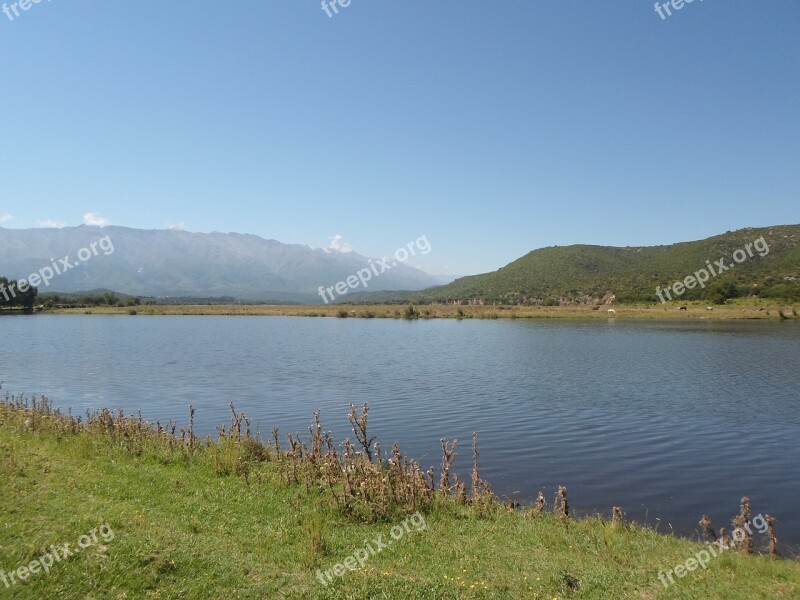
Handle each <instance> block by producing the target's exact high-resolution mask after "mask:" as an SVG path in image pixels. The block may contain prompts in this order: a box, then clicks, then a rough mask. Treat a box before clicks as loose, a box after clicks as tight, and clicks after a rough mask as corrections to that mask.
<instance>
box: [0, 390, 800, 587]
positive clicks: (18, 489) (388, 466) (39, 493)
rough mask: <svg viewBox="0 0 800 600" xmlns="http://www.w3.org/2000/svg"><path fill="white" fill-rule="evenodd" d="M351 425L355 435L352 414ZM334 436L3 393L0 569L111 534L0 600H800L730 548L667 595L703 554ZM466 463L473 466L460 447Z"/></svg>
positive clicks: (785, 568) (767, 566)
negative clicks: (165, 425)
mask: <svg viewBox="0 0 800 600" xmlns="http://www.w3.org/2000/svg"><path fill="white" fill-rule="evenodd" d="M354 417H355V418H356V423H357V427H358V423H362V421H361V419H362V418H363V417H364V415H363V414H362V413H354ZM237 420H238V421H237ZM364 425H365V428H366V423H364ZM170 429H171V428H170ZM329 441H330V440H328V439H327V438H326V436H325V434H323V433H321V428H317V427H316V426H314V427H312V429H311V435H310V436H309V439H308V440H307V441H300V440H296V439H292V440H290V445H289V446H288V447H286V444H285V443H284V444H283V446H284V447H280V448H279V449H276V448H275V446H274V444H275V441H274V440H273V441H271V442H269V443H264V444H262V443H261V442H260V441H259V440H257V439H255V438H254V436H252V435H248V433H247V421H246V417H244V416H242V415H236V416H235V417H234V422H233V423H232V424H231V425H229V426H228V427H227V428H226V429H225V431H224V436H223V437H221V438H219V439H218V440H215V441H213V442H212V441H210V440H199V439H197V438H196V437H195V436H194V435H193V432H192V430H191V426H187V427H186V428H183V429H182V430H179V431H176V432H175V435H171V433H170V431H157V430H155V429H154V428H153V427H148V426H147V424H145V423H142V422H141V421H140V420H138V419H135V418H134V419H129V418H125V417H121V416H120V415H114V414H111V413H109V412H107V411H105V412H102V413H98V414H97V415H95V416H94V417H93V418H92V419H91V420H89V421H85V422H84V423H80V424H79V423H77V422H76V420H74V419H68V418H65V417H62V416H60V415H59V414H57V413H54V412H52V411H51V410H50V409H49V408H48V407H47V405H46V404H44V405H42V404H41V403H40V404H39V405H38V408H37V409H36V410H33V409H32V407H28V406H26V405H25V403H24V402H23V401H22V400H21V399H19V398H17V399H13V398H8V397H7V398H6V401H5V402H4V403H0V478H1V479H0V481H2V486H0V506H1V507H2V508H0V510H2V511H3V519H2V521H0V569H1V570H3V571H5V572H6V573H9V572H13V571H15V570H16V569H17V568H18V567H20V566H22V565H26V564H29V563H30V562H31V561H34V560H36V559H37V558H38V557H40V556H41V555H42V554H43V553H45V552H48V551H49V550H48V549H49V548H50V546H51V545H56V546H59V545H60V544H63V543H64V542H70V543H72V548H73V549H74V548H75V541H76V540H78V539H79V538H80V536H81V535H84V534H89V533H90V532H91V531H92V530H97V529H98V528H99V527H100V526H101V525H104V524H107V525H108V528H107V530H110V531H112V532H113V539H111V540H107V539H105V538H103V539H100V540H98V541H97V542H96V543H92V544H90V545H88V547H87V548H85V549H83V550H81V551H80V552H78V553H76V555H75V556H71V557H68V558H65V559H64V560H63V561H61V562H56V564H55V565H54V566H53V567H52V569H51V570H50V572H49V574H44V573H42V572H39V573H38V574H31V575H30V576H29V577H28V578H27V580H26V581H24V582H19V583H17V584H16V585H13V586H12V587H10V588H6V587H5V586H4V585H3V584H2V582H0V598H2V597H13V598H36V599H39V598H321V599H324V598H352V599H359V600H363V599H365V598H431V599H433V598H541V599H545V598H546V599H548V600H552V599H554V598H557V599H566V598H576V599H579V598H604V599H615V598H685V599H689V598H725V599H742V600H744V599H748V600H749V599H751V598H797V597H798V595H800V563H798V562H797V561H789V560H772V559H770V558H769V557H766V556H745V555H744V554H742V553H741V551H740V550H729V551H728V552H726V553H724V554H722V555H721V556H719V557H716V558H714V559H712V560H711V562H710V564H709V565H708V569H707V570H701V569H698V570H696V571H693V572H689V573H688V574H686V576H685V577H684V578H683V579H679V578H677V577H676V578H675V584H674V585H670V586H669V588H668V589H666V588H665V587H664V586H663V585H662V584H661V583H660V582H659V579H658V573H659V571H666V570H668V569H672V568H674V567H675V565H678V564H682V563H684V562H685V561H686V560H687V558H689V557H691V556H693V555H695V554H696V553H697V552H698V551H699V550H701V549H702V548H703V546H702V545H701V544H699V543H696V542H690V541H687V540H680V539H676V538H674V537H671V536H666V535H661V534H657V533H655V532H653V531H652V530H650V529H647V528H642V527H638V526H636V525H632V524H622V525H620V524H616V525H615V524H612V523H610V522H608V521H605V520H602V519H600V518H586V519H573V518H564V517H563V516H562V515H557V514H553V512H552V509H551V507H548V510H545V511H543V512H542V513H541V514H534V513H535V511H530V510H527V509H523V510H516V511H510V510H509V509H508V508H506V507H504V506H502V505H500V504H499V503H498V502H497V501H496V500H495V499H494V497H493V496H492V495H491V493H490V492H489V491H488V489H487V488H486V487H485V484H484V483H483V482H482V481H481V480H480V477H479V476H477V473H476V474H475V475H474V477H477V480H476V482H475V481H474V482H473V483H477V490H478V491H477V496H476V492H475V491H474V490H469V491H467V488H466V486H464V485H463V484H462V483H460V482H456V481H451V482H450V484H451V485H449V486H444V487H443V486H441V485H440V486H438V487H436V486H435V484H434V485H430V484H429V482H428V478H427V477H426V475H425V474H423V473H420V472H419V469H418V466H417V465H416V463H414V462H413V461H409V460H408V459H405V458H404V457H402V456H401V455H400V454H399V449H398V450H397V451H396V452H391V453H384V457H383V459H382V460H380V461H378V458H377V457H373V460H372V461H369V460H367V458H366V457H365V456H364V454H363V452H359V451H357V450H355V448H350V449H349V450H348V449H347V447H346V446H345V447H344V449H343V450H342V451H341V454H339V455H336V459H335V460H334V459H332V458H331V456H332V454H331V453H332V452H333V449H332V446H331V444H329ZM462 453H463V455H466V456H467V457H469V456H470V451H469V448H466V449H461V448H459V454H462ZM387 455H388V456H392V457H393V462H388V461H387V460H386V456H387ZM379 462H380V466H378V463H379ZM331 466H333V467H334V468H333V470H332V471H330V470H327V467H331ZM342 467H344V468H342ZM439 471H440V472H437V474H436V478H435V480H436V482H438V483H441V476H442V474H443V473H442V472H441V471H442V469H440V470H439ZM375 476H377V477H375ZM462 486H463V487H462ZM348 487H350V488H351V489H350V490H349V491H348V490H347V488H348ZM472 487H473V488H474V487H475V486H474V485H473V486H472ZM444 489H447V492H446V493H445V492H443V490H444ZM417 511H418V513H419V514H420V515H422V518H424V524H425V528H419V529H417V528H409V527H406V529H405V530H401V535H400V536H399V537H398V538H396V539H394V540H392V544H391V545H390V546H388V547H386V549H384V550H382V551H381V552H378V553H377V554H375V555H371V556H370V557H369V558H368V560H366V561H365V562H364V565H363V568H361V567H359V568H358V569H357V570H353V571H349V570H348V571H347V572H346V573H345V574H344V576H343V577H342V578H339V577H336V576H335V575H333V577H332V578H333V579H334V580H335V581H334V582H333V583H328V584H327V585H323V584H322V583H320V581H319V580H318V579H317V570H318V569H319V570H320V571H321V572H324V571H326V570H330V569H332V568H333V567H334V565H336V564H337V563H344V562H345V559H346V558H347V557H348V556H351V555H354V554H356V552H357V551H358V550H359V549H362V548H365V547H366V544H367V543H372V544H373V545H374V541H373V540H375V539H376V538H378V536H381V535H382V536H383V539H384V540H388V539H390V538H392V537H393V535H394V534H395V533H396V531H394V530H392V527H395V526H399V525H400V524H401V522H402V521H403V520H404V519H408V515H411V514H416V513H417ZM417 522H419V521H417ZM85 539H88V538H85ZM351 564H352V563H351ZM323 579H324V576H323Z"/></svg>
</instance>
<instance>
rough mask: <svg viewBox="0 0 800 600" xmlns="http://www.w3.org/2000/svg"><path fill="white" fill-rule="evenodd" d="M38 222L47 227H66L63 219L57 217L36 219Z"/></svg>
mask: <svg viewBox="0 0 800 600" xmlns="http://www.w3.org/2000/svg"><path fill="white" fill-rule="evenodd" d="M36 224H37V225H39V227H46V228H47V229H61V228H62V227H64V223H62V222H61V221H56V220H55V219H45V220H44V221H36Z"/></svg>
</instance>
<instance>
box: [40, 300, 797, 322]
mask: <svg viewBox="0 0 800 600" xmlns="http://www.w3.org/2000/svg"><path fill="white" fill-rule="evenodd" d="M681 307H686V308H685V310H682V309H681ZM612 311H613V312H612ZM37 312H38V313H40V314H92V315H129V316H134V315H142V316H291V317H328V318H361V319H372V318H375V319H406V320H415V319H586V320H598V319H605V320H608V319H621V320H680V321H692V320H694V321H698V320H704V321H709V320H713V321H730V320H757V321H783V320H786V321H793V322H797V311H796V309H795V308H794V307H793V306H792V305H791V304H780V303H771V302H765V301H763V300H756V301H753V300H748V301H742V302H738V303H733V304H726V305H716V306H712V307H709V306H708V305H706V304H704V303H700V302H693V303H691V302H689V303H680V304H679V303H666V304H664V305H653V304H650V305H645V304H638V305H634V304H628V305H626V304H614V305H602V306H517V305H451V304H447V305H442V304H435V305H391V304H378V305H363V304H335V305H278V304H264V305H261V304H218V305H215V304H208V305H206V304H204V305H196V304H188V305H141V306H93V307H81V308H52V309H47V308H45V309H42V310H37Z"/></svg>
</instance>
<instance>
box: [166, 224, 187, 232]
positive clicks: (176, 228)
mask: <svg viewBox="0 0 800 600" xmlns="http://www.w3.org/2000/svg"><path fill="white" fill-rule="evenodd" d="M167 229H168V230H170V231H186V224H185V223H173V224H172V225H167Z"/></svg>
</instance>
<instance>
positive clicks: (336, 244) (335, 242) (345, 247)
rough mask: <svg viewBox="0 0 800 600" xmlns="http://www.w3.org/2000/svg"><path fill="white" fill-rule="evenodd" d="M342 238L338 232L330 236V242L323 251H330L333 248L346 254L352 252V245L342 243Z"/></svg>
mask: <svg viewBox="0 0 800 600" xmlns="http://www.w3.org/2000/svg"><path fill="white" fill-rule="evenodd" d="M342 239H343V238H342V236H341V235H340V234H338V233H337V234H336V235H334V236H333V237H331V243H330V244H328V247H327V248H325V251H326V252H330V251H332V250H335V251H336V252H342V253H344V254H346V253H347V252H352V251H353V247H352V246H351V245H350V244H348V243H347V242H344V243H342Z"/></svg>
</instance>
